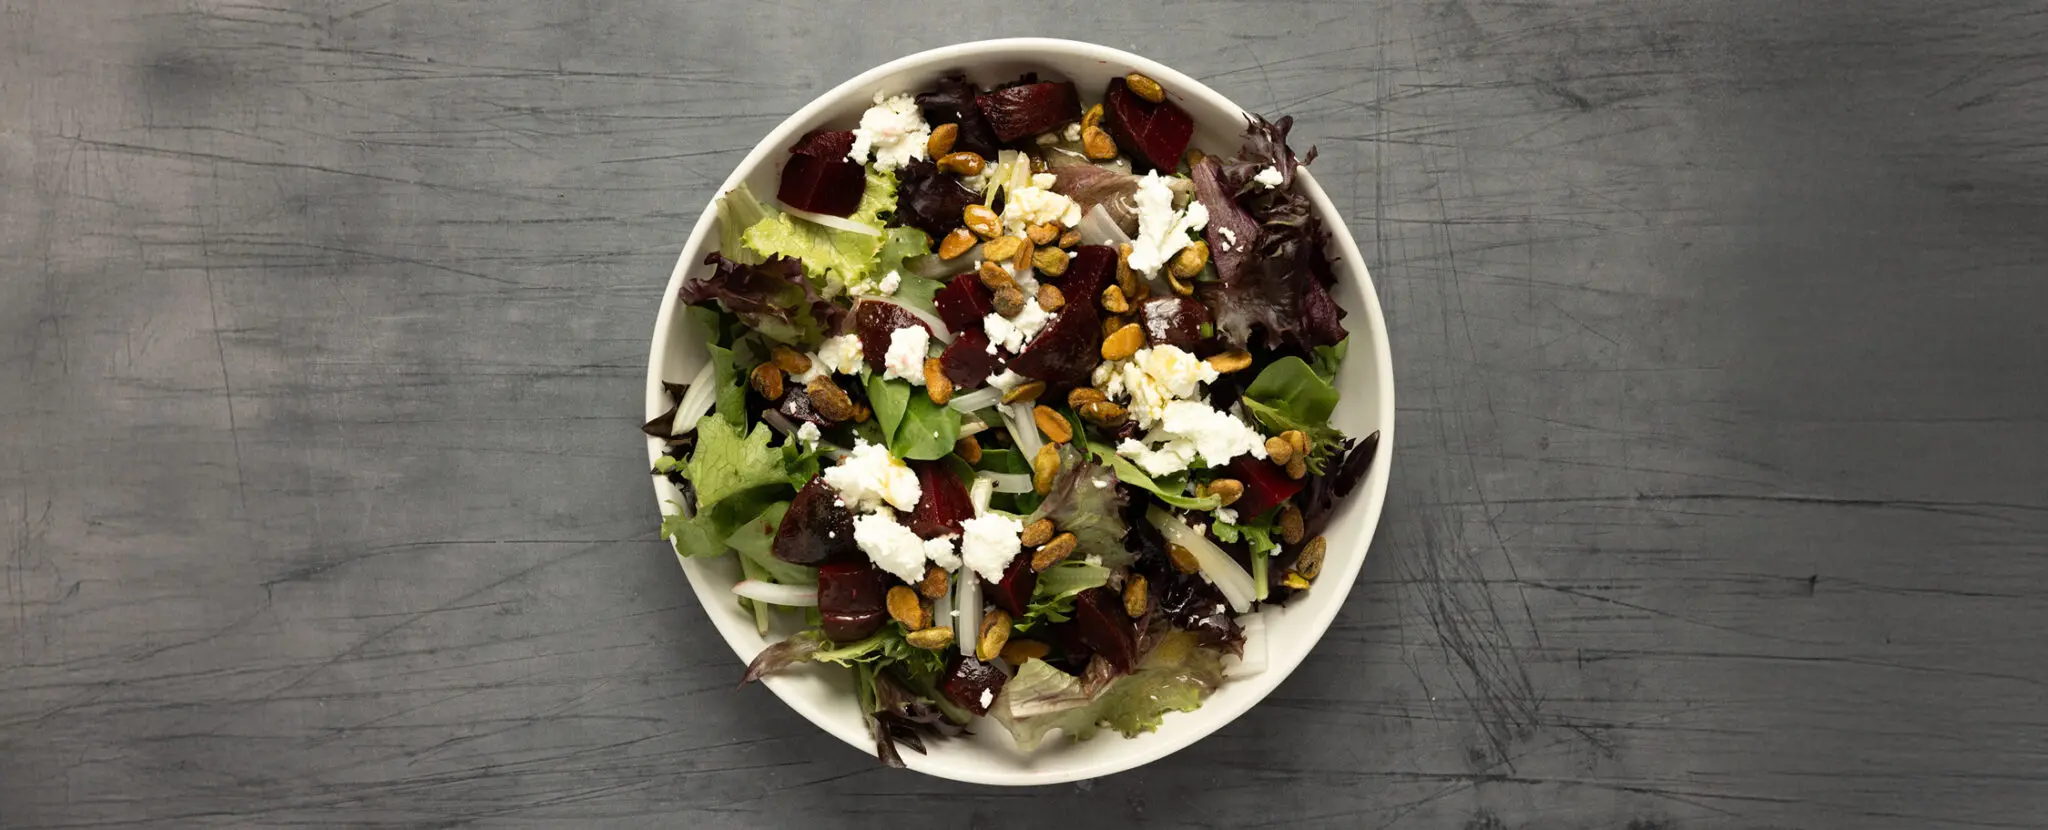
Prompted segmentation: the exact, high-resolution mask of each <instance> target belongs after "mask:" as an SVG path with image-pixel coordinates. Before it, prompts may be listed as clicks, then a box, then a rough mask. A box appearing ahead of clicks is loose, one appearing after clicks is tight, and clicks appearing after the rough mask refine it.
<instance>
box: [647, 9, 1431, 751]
mask: <svg viewBox="0 0 2048 830" xmlns="http://www.w3.org/2000/svg"><path fill="white" fill-rule="evenodd" d="M1044 53H1059V54H1064V55H1067V56H1073V57H1081V58H1085V59H1090V60H1095V61H1098V62H1101V63H1107V64H1112V65H1122V66H1125V67H1128V69H1129V71H1133V72H1142V73H1144V74H1146V75H1148V76H1150V77H1152V78H1153V79H1155V80H1158V81H1160V82H1161V84H1162V85H1164V86H1166V87H1167V88H1168V89H1171V90H1173V91H1174V94H1175V95H1176V96H1178V97H1181V98H1184V99H1202V100H1204V101H1205V102H1206V103H1208V104H1209V105H1211V106H1213V107H1216V108H1220V109H1224V110H1227V111H1232V112H1239V113H1243V112H1249V110H1246V109H1244V108H1243V107H1240V106H1238V105H1237V103H1236V102H1234V101H1232V100H1230V99H1229V98H1227V97H1224V96H1223V95H1222V94H1220V93H1218V92H1216V91H1215V90H1213V89H1210V88H1209V87H1208V86H1207V85H1206V84H1203V83H1202V82H1200V81H1198V80H1195V79H1194V78H1191V77H1189V76H1187V75H1185V74H1183V73H1181V72H1180V71H1178V70H1176V69H1173V68H1172V67H1169V66H1166V65H1165V64H1162V63H1159V62H1158V61H1155V60H1152V59H1150V58H1146V57H1144V56H1142V55H1136V54H1132V53H1130V52H1125V51H1123V50H1121V49H1116V48H1114V47H1110V46H1104V45H1101V44H1096V43H1089V42H1086V41H1077V40H1067V39H1061V38H1043V37H1021V38H997V39H990V40H979V41H970V42H966V43H957V44H953V45H949V46H941V47H937V48H933V49H927V50H923V51H920V52H915V53H912V54H908V55H904V56H902V57H899V58H896V59H894V60H891V61H888V62H886V63H883V64H881V65H879V66H876V67H874V68H872V69H869V70H867V71H865V72H862V73H860V74H858V75H855V76H853V77H851V78H848V79H847V80H845V81H843V82H841V83H839V84H837V85H835V86H833V87H832V88H831V89H829V90H826V91H825V92H822V93H820V94H818V95H817V96H816V97H814V98H812V99H811V101H810V102H809V103H807V104H805V105H804V106H803V107H801V108H799V109H798V110H797V111H796V112H794V113H792V114H790V116H789V117H788V118H785V119H783V121H782V122H781V123H779V124H777V125H776V126H775V128H774V129H772V130H770V131H769V132H768V133H767V135H765V136H763V137H762V139H761V140H760V141H759V142H758V143H756V144H755V145H754V147H753V149H752V150H750V151H749V152H748V153H747V155H746V156H745V157H743V158H742V159H741V160H740V162H739V163H738V164H736V165H734V167H733V169H732V172H731V173H730V174H728V175H727V176H726V178H725V180H724V181H723V182H721V183H720V184H719V186H718V189H717V190H716V191H714V192H713V194H712V196H711V198H710V199H709V200H707V201H706V202H705V206H704V210H703V213H702V214H701V215H700V216H699V217H698V219H697V222H696V225H695V226H694V227H693V228H692V229H691V232H690V236H689V238H688V240H687V241H685V242H684V243H683V247H682V251H681V252H680V253H679V254H678V256H677V261H676V265H675V267H674V269H673V270H672V271H671V273H670V275H669V281H668V285H667V287H666V288H665V289H664V293H663V296H662V302H661V309H660V311H659V312H658V313H657V314H656V316H655V322H654V336H653V340H652V343H651V345H650V351H649V354H648V372H647V385H646V389H645V411H646V415H647V417H648V418H653V417H655V416H657V415H660V414H661V413H662V412H665V411H667V409H668V406H669V402H668V399H667V393H666V391H665V390H664V389H663V387H662V371H661V370H662V369H663V368H664V366H665V364H666V363H667V362H668V361H667V359H666V357H667V353H668V351H669V348H670V346H671V341H672V340H674V339H675V335H674V332H676V331H677V327H676V325H675V323H676V320H675V316H676V314H677V313H678V307H679V303H678V294H679V292H680V290H681V288H682V284H683V282H684V280H686V279H687V278H688V276H689V273H690V271H691V269H692V268H694V267H696V266H697V263H695V262H692V261H691V259H692V258H691V257H690V252H692V251H698V250H701V249H702V246H703V245H704V244H705V239H706V237H707V236H709V234H710V233H711V228H712V226H713V225H714V224H715V223H716V221H717V212H716V210H715V205H716V200H717V199H718V197H719V196H720V195H722V194H724V193H726V192H727V191H729V190H731V189H732V188H733V187H735V186H737V185H738V184H739V183H740V182H741V181H743V180H745V179H746V178H747V175H746V174H748V173H751V172H752V171H753V170H755V169H756V168H758V167H759V166H760V165H761V164H762V163H763V162H764V161H765V160H766V158H767V157H768V156H769V155H770V154H771V153H773V152H775V151H777V150H778V149H780V148H782V147H785V146H787V145H788V144H790V143H792V142H793V141H794V140H795V139H796V138H797V137H798V136H797V132H798V130H800V129H801V128H803V126H804V125H806V124H808V123H810V122H811V121H812V120H813V119H814V118H816V117H817V116H818V115H819V114H820V113H821V112H823V111H825V110H827V109H830V108H832V107H834V106H838V105H840V104H842V103H843V100H844V99H846V98H848V97H849V96H850V95H854V94H856V93H859V92H860V91H862V90H864V89H865V88H867V87H869V86H871V85H873V84H875V83H877V82H878V81H880V80H882V79H884V78H887V77H888V76H891V75H894V74H897V73H903V72H910V71H917V70H929V69H932V68H934V67H937V68H942V69H961V70H970V71H971V70H972V69H973V68H974V65H975V64H976V63H986V62H990V61H991V60H992V59H998V60H999V59H1004V58H1010V57H1013V56H1015V57H1018V58H1022V59H1024V60H1028V59H1029V56H1030V55H1032V54H1044ZM1296 183H1297V184H1296V186H1297V187H1301V186H1305V187H1306V195H1307V196H1308V197H1309V200H1310V201H1311V203H1313V204H1315V205H1316V207H1317V209H1318V210H1319V211H1320V212H1322V213H1323V214H1324V215H1325V216H1326V217H1327V218H1330V219H1332V220H1334V221H1331V222H1329V223H1328V224H1330V225H1332V228H1331V234H1330V243H1331V244H1332V245H1333V246H1334V247H1335V250H1336V253H1337V256H1338V257H1339V258H1341V259H1345V260H1348V263H1349V264H1350V265H1351V266H1352V268H1353V269H1354V270H1355V273H1356V274H1357V278H1358V280H1359V283H1360V284H1359V297H1360V298H1361V300H1362V307H1360V308H1357V309H1353V311H1354V312H1356V316H1359V317H1362V318H1363V322H1364V323H1365V325H1363V326H1357V325H1353V326H1351V332H1350V334H1351V336H1352V337H1357V336H1359V335H1360V334H1364V335H1366V336H1368V337H1370V338H1371V341H1372V345H1373V348H1372V350H1371V354H1372V355H1373V356H1375V357H1376V358H1377V360H1376V363H1377V365H1375V366H1373V367H1371V371H1372V381H1371V383H1372V385H1374V386H1376V387H1377V389H1376V390H1373V391H1376V392H1377V395H1378V397H1377V401H1378V403H1379V407H1378V410H1379V411H1377V412H1375V413H1373V415H1372V418H1371V420H1372V422H1373V423H1375V424H1376V425H1377V429H1378V432H1379V434H1380V439H1379V448H1378V451H1377V455H1376V456H1375V458H1374V459H1373V464H1372V469H1371V470H1368V471H1367V474H1366V479H1365V481H1364V482H1361V483H1362V484H1363V485H1364V487H1363V489H1362V491H1356V492H1354V493H1353V494H1352V496H1351V497H1350V498H1352V499H1364V500H1365V502H1366V503H1365V505H1364V509H1365V511H1366V512H1365V514H1364V515H1363V516H1360V517H1358V518H1357V519H1356V521H1360V522H1363V523H1364V527H1363V528H1362V533H1361V535H1360V539H1359V540H1358V550H1357V555H1355V556H1346V557H1343V558H1342V559H1341V560H1340V561H1343V562H1345V563H1346V565H1345V566H1344V567H1343V568H1342V572H1341V573H1337V574H1328V573H1326V574H1325V575H1324V578H1323V579H1319V580H1317V581H1318V583H1319V584H1322V585H1331V586H1333V587H1334V586H1339V585H1341V586H1342V587H1341V591H1342V596H1340V597H1338V598H1336V599H1335V600H1333V601H1331V602H1329V603H1328V604H1327V605H1324V606H1322V607H1320V608H1319V609H1318V610H1317V612H1316V613H1315V614H1314V615H1313V616H1311V617H1309V618H1307V619H1306V620H1305V621H1304V622H1303V623H1301V624H1300V625H1301V626H1302V628H1300V629H1297V632H1298V633H1301V634H1307V635H1309V636H1307V637H1306V638H1305V640H1304V641H1303V645H1301V646H1300V647H1299V648H1290V649H1284V650H1283V649H1278V648H1272V647H1268V648H1267V655H1268V658H1267V665H1266V668H1265V670H1264V671H1262V672H1260V673H1258V674H1254V675H1250V676H1244V677H1234V678H1231V679H1229V680H1228V681H1226V682H1227V684H1230V685H1243V686H1249V687H1251V689H1250V691H1249V693H1248V694H1245V695H1243V696H1241V697H1238V698H1236V699H1235V700H1234V701H1233V703H1234V704H1235V705H1233V706H1230V707H1228V708H1218V707H1217V704H1216V700H1215V698H1214V697H1211V698H1210V699H1209V700H1207V701H1205V702H1204V703H1203V706H1202V708H1201V709H1199V710H1196V711H1197V712H1201V713H1203V714H1205V715H1206V717H1204V718H1203V719H1202V720H1201V721H1200V722H1185V723H1180V724H1179V725H1180V727H1181V728H1178V729H1176V728H1175V726H1176V721H1175V720H1174V719H1169V720H1168V721H1167V722H1166V723H1165V724H1164V725H1162V726H1161V727H1160V729H1159V730H1158V732H1157V733H1154V734H1153V735H1151V736H1149V737H1150V738H1151V739H1149V740H1144V741H1132V742H1130V743H1129V744H1127V745H1128V746H1130V747H1132V749H1131V751H1128V752H1123V753H1114V754H1107V755H1105V756H1103V757H1098V758H1094V759H1091V760H1089V761H1087V762H1084V763H1080V764H1075V765H1063V766H1060V767H1057V768H1050V769H1004V768H1000V767H996V766H993V765H985V764H970V765H944V764H940V763H938V762H936V761H935V759H934V758H933V757H932V756H928V755H922V754H918V753H904V756H903V759H904V762H905V766H906V767H908V768H909V769H912V770H915V771H917V772H920V773H924V774H927V775H931V776H934V777H938V778H944V779H949V780H954V781H961V782H965V783H972V784H988V785H999V786H1034V785H1046V784H1057V783H1064V782H1070V781H1081V780H1086V779H1091V778H1098V777H1102V776H1106V775H1112V774H1115V773H1118V772H1123V771H1125V770H1129V769H1133V768H1136V767H1139V766H1143V765H1145V764H1149V763H1151V762H1153V761H1156V760H1159V759H1160V758H1164V757H1166V756H1168V755H1171V754H1173V753H1175V752H1178V751H1180V750H1182V749H1184V748H1186V747H1188V746H1189V745H1192V744H1194V743H1195V742H1197V741H1199V740H1201V739H1202V738H1205V737H1207V736H1208V735H1210V734H1212V733H1214V732H1215V731H1216V730H1219V729H1222V728H1223V727H1224V726H1226V725H1228V724H1230V723H1232V722H1234V721H1236V720H1237V719H1238V718H1239V717H1242V716H1243V715H1244V713H1245V712H1248V711H1250V710H1251V709H1252V707H1254V706H1257V705H1258V704H1259V703H1261V702H1263V701H1264V700H1265V698H1266V697H1267V696H1268V695H1270V694H1272V692H1273V690H1274V689H1276V688H1278V687H1279V685H1280V684H1281V683H1282V682H1284V681H1285V680H1286V679H1287V678H1288V677H1289V676H1291V675H1292V674H1293V673H1294V670H1295V669H1296V668H1297V667H1299V666H1300V664H1301V662H1302V661H1303V660H1304V659H1306V658H1307V657H1308V654H1309V653H1310V652H1311V651H1313V650H1314V648H1315V645H1316V644H1318V643H1320V642H1321V641H1322V638H1323V635H1324V634H1326V633H1327V632H1328V630H1329V627H1330V625H1331V623H1332V622H1333V621H1334V620H1335V619H1336V616H1337V613H1338V612H1339V611H1341V610H1342V609H1343V607H1344V604H1345V602H1346V601H1347V600H1348V599H1349V597H1350V594H1351V589H1352V588H1353V587H1354V585H1355V583H1356V582H1357V579H1358V575H1359V573H1360V571H1361V570H1362V569H1363V568H1364V564H1365V558H1366V556H1367V555H1368V554H1369V552H1370V549H1371V546H1372V540H1373V538H1374V536H1375V535H1376V534H1377V530H1378V525H1379V520H1380V516H1381V512H1382V509H1383V507H1384V505H1385V502H1386V494H1387V485H1388V481H1389V479H1390V475H1391V473H1392V466H1393V443H1394V440H1393V439H1394V373H1393V358H1392V354H1391V352H1390V350H1389V344H1388V338H1387V328H1386V318H1385V316H1384V315H1383V314H1382V311H1381V308H1380V302H1379V296H1378V292H1377V290H1376V289H1375V287H1374V284H1373V281H1372V276H1371V274H1370V272H1369V270H1368V269H1367V267H1366V262H1365V257H1364V256H1363V254H1361V253H1360V252H1359V249H1358V243H1357V242H1356V241H1355V240H1354V239H1353V238H1352V236H1351V230H1350V228H1349V226H1348V224H1347V223H1346V222H1345V221H1344V217H1343V216H1342V214H1341V213H1339V212H1338V211H1337V209H1336V206H1335V204H1334V203H1333V202H1331V200H1330V198H1329V196H1328V194H1326V193H1325V192H1324V191H1323V189H1322V187H1321V185H1320V184H1318V183H1317V182H1316V180H1315V176H1314V174H1313V173H1311V172H1310V171H1309V170H1308V168H1306V167H1304V168H1301V169H1300V170H1299V171H1298V173H1297V176H1296ZM1352 354H1353V359H1356V356H1357V354H1358V350H1355V349H1354V350H1353V352H1352ZM1360 437H1362V436H1360ZM647 448H648V450H647V451H648V460H649V463H650V464H651V463H652V462H653V460H654V458H655V457H656V456H659V455H660V454H661V453H662V450H663V442H662V441H660V440H659V439H655V438H648V439H647ZM661 483H662V482H661V481H660V480H659V479H656V481H655V504H656V508H657V510H658V511H659V510H662V509H663V508H664V504H663V494H662V491H661V486H660V485H661ZM676 558H677V561H678V563H679V564H680V565H681V567H682V569H683V571H684V574H685V576H686V577H687V578H688V579H689V581H690V587H691V591H692V593H694V594H696V596H697V600H698V601H699V602H700V603H702V604H703V605H704V607H705V609H706V616H707V617H708V618H709V619H710V620H711V623H712V625H713V626H714V627H715V628H717V629H718V632H719V634H720V636H722V637H724V638H725V641H726V645H727V646H728V647H730V648H731V649H732V650H733V653H734V655H735V656H738V657H739V658H740V659H741V661H742V663H743V664H744V663H745V662H747V661H750V660H751V659H752V657H753V655H752V654H749V653H748V652H749V651H752V650H753V649H752V648H751V647H750V646H748V641H749V640H759V639H761V637H760V635H759V634H758V632H756V631H754V630H753V628H752V627H751V626H742V625H740V624H739V623H737V622H735V621H733V620H732V619H730V618H728V617H726V616H721V615H718V614H712V613H709V609H710V607H711V605H712V603H714V602H719V601H723V600H725V599H728V598H729V597H728V596H727V594H728V589H729V586H724V585H718V586H713V585H710V584H708V583H709V582H710V581H711V580H708V579H705V578H703V577H704V576H705V575H704V574H702V573H700V566H698V565H697V563H695V562H694V561H693V560H691V559H689V558H687V557H684V556H682V555H681V554H680V553H678V554H677V555H676ZM1333 575H1334V576H1336V577H1338V578H1337V579H1335V580H1333V579H1330V578H1329V577H1330V576H1333ZM762 683H763V684H765V685H767V686H768V688H769V689H770V690H771V691H773V692H774V693H775V696H776V697H777V698H780V699H781V700H782V702H783V703H784V704H785V705H787V706H789V707H790V708H791V709H793V710H795V711H796V712H797V713H798V714H800V715H802V716H804V718H805V719H806V720H809V721H810V722H811V723H812V724H813V725H815V726H817V727H818V728H819V729H821V730H823V731H825V732H826V733H828V734H831V735H833V736H835V737H838V738H839V739H840V740H842V741H845V742H846V743H847V744H849V745H851V746H853V747H854V748H856V749H859V750H862V751H864V752H868V753H870V754H871V753H872V750H873V738H872V736H870V735H869V734H868V732H867V730H866V729H864V728H862V727H861V725H860V722H859V719H857V718H856V719H853V720H852V725H851V727H850V728H848V727H847V726H846V724H844V723H840V721H845V720H847V719H846V718H844V717H843V716H840V715H835V714H834V713H832V712H830V711H827V710H825V709H824V708H823V707H822V706H821V705H820V704H819V702H818V701H815V700H812V699H811V698H810V697H808V696H805V695H799V694H794V693H793V689H792V687H791V684H790V683H789V682H787V678H783V677H780V676H773V675H771V676H769V677H766V678H763V679H762ZM1180 714H1181V715H1183V716H1188V715H1194V714H1196V712H1186V713H1180ZM1110 739H1117V736H1102V737H1100V738H1098V740H1110Z"/></svg>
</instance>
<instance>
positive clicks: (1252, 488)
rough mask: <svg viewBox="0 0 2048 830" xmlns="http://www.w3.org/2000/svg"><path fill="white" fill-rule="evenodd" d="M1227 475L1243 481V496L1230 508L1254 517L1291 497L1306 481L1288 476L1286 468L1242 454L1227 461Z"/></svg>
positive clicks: (1239, 513) (1243, 514) (1242, 514)
mask: <svg viewBox="0 0 2048 830" xmlns="http://www.w3.org/2000/svg"><path fill="white" fill-rule="evenodd" d="M1229 469H1230V475H1231V477H1232V478H1235V479H1237V480H1238V481H1241V482H1243V483H1244V495H1243V496H1240V497H1238V499H1237V503H1236V504H1233V505H1231V506H1230V509H1232V510H1235V511H1237V515H1240V516H1247V517H1249V516H1257V515H1259V514H1261V513H1264V512H1266V511H1268V510H1271V509H1273V508H1274V507H1276V506H1278V505H1279V504H1280V503H1281V502H1283V501H1286V500H1288V499H1291V498H1294V494H1295V493H1299V492H1301V488H1302V486H1303V485H1304V484H1305V482H1300V481H1295V480H1294V479H1291V478H1288V477H1287V470H1286V468H1284V467H1281V466H1280V465H1278V464H1275V463H1273V462H1271V461H1267V460H1264V459H1259V458H1253V457H1251V456H1249V455H1241V456H1238V457H1237V460H1235V461H1232V462H1230V467H1229Z"/></svg>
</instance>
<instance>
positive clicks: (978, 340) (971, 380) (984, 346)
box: [939, 329, 996, 389]
mask: <svg viewBox="0 0 2048 830" xmlns="http://www.w3.org/2000/svg"><path fill="white" fill-rule="evenodd" d="M939 366H940V368H942V369H944V370H945V372H946V379H947V380H950V381H952V382H953V386H954V387H955V388H958V389H973V388H974V387H977V386H980V385H982V384H985V383H988V377H989V375H993V374H995V373H996V356H995V355H992V354H989V349H988V335H986V334H983V333H982V332H981V329H968V330H967V331H963V332H960V333H958V334H955V335H953V342H952V344H951V345H948V346H947V347H946V351H945V352H944V353H943V354H940V355H939Z"/></svg>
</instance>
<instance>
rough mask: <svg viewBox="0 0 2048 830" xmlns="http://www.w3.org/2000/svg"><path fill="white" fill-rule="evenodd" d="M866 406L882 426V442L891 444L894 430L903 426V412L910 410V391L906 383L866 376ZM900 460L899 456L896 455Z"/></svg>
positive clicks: (879, 376)
mask: <svg viewBox="0 0 2048 830" xmlns="http://www.w3.org/2000/svg"><path fill="white" fill-rule="evenodd" d="M867 389H868V406H870V407H873V408H874V410H875V423H878V424H881V425H882V440H881V441H880V442H879V443H882V444H891V443H894V442H895V440H896V429H897V427H900V426H902V425H903V413H904V410H906V409H909V408H910V396H911V392H912V389H911V387H910V383H909V382H908V381H901V380H884V379H882V376H881V375H872V374H871V375H868V378H867ZM897 456H898V457H899V458H900V457H902V456H901V454H900V453H899V454H897Z"/></svg>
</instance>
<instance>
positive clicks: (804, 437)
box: [796, 362, 821, 447]
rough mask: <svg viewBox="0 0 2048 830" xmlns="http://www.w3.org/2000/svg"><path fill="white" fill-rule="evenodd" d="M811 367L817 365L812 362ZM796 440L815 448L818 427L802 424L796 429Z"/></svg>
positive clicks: (807, 423)
mask: <svg viewBox="0 0 2048 830" xmlns="http://www.w3.org/2000/svg"><path fill="white" fill-rule="evenodd" d="M812 365H813V366H815V365H817V364H816V363H815V362H813V363H812ZM796 440H797V441H799V442H801V443H803V444H804V445H805V446H810V447H815V446H817V445H818V441H819V440H821V436H820V435H819V434H818V425H817V424H814V423H811V422H810V421H805V422H803V424H802V425H801V426H798V427H797V428H796Z"/></svg>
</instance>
